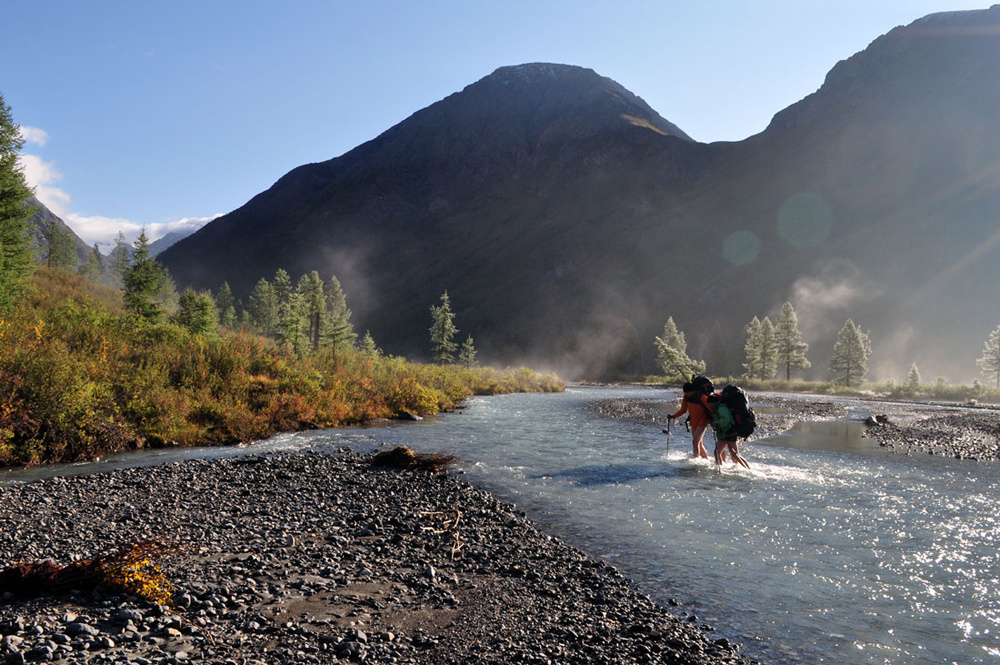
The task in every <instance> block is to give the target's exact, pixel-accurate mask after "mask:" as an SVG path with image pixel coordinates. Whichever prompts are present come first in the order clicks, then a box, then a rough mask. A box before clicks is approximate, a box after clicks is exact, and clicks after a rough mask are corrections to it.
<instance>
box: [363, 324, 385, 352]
mask: <svg viewBox="0 0 1000 665" xmlns="http://www.w3.org/2000/svg"><path fill="white" fill-rule="evenodd" d="M360 348H361V353H363V354H364V355H366V356H368V357H369V358H377V357H378V356H380V355H381V354H382V352H381V351H379V348H378V346H377V345H376V344H375V338H374V337H372V334H371V332H369V331H367V330H366V331H365V336H364V337H362V338H361V344H360Z"/></svg>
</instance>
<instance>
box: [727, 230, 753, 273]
mask: <svg viewBox="0 0 1000 665" xmlns="http://www.w3.org/2000/svg"><path fill="white" fill-rule="evenodd" d="M759 253H760V239H759V238H757V234H755V233H753V232H752V231H737V232H736V233H733V234H730V235H729V237H728V238H726V239H725V240H724V241H722V257H723V258H724V259H726V261H729V262H730V263H731V264H733V265H734V266H745V265H749V264H751V263H753V262H754V261H756V260H757V254H759Z"/></svg>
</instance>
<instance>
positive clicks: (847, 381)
mask: <svg viewBox="0 0 1000 665" xmlns="http://www.w3.org/2000/svg"><path fill="white" fill-rule="evenodd" d="M871 353H872V349H871V341H870V340H869V338H868V334H867V333H864V332H862V331H861V328H859V327H858V326H857V325H855V324H854V321H852V320H850V319H847V322H846V323H845V324H844V327H843V328H841V330H840V333H838V334H837V341H836V342H835V343H834V345H833V357H832V358H831V359H830V368H829V371H830V373H831V374H833V375H834V381H836V382H837V383H843V384H844V385H846V386H851V387H856V386H860V385H861V384H862V383H864V380H865V377H866V376H868V358H869V357H870V356H871Z"/></svg>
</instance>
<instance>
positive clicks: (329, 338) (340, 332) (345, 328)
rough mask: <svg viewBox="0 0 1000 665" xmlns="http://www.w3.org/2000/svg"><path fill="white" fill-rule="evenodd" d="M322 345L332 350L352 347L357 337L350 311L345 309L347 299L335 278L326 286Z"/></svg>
mask: <svg viewBox="0 0 1000 665" xmlns="http://www.w3.org/2000/svg"><path fill="white" fill-rule="evenodd" d="M325 319H326V323H325V326H324V328H325V332H324V345H325V346H329V347H333V348H334V349H343V348H347V347H351V346H354V342H355V341H356V340H357V338H358V336H357V334H356V333H355V332H354V324H352V323H351V310H349V309H348V308H347V297H346V296H345V295H344V290H343V289H342V288H341V287H340V281H339V280H338V279H337V277H336V276H331V277H330V281H329V282H327V284H326V314H325Z"/></svg>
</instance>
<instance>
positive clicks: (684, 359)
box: [654, 316, 705, 380]
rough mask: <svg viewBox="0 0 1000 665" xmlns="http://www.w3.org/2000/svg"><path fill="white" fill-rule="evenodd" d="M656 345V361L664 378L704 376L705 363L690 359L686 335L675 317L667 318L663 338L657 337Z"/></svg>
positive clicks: (685, 378)
mask: <svg viewBox="0 0 1000 665" xmlns="http://www.w3.org/2000/svg"><path fill="white" fill-rule="evenodd" d="M654 344H655V345H656V361H657V363H658V364H659V366H660V370H661V371H662V372H663V375H664V376H667V377H678V376H679V377H681V378H682V379H684V380H687V378H688V377H690V376H691V375H693V374H704V372H705V363H704V362H702V361H699V360H692V359H691V358H689V357H688V354H687V340H685V339H684V333H682V332H680V331H679V330H678V329H677V324H675V323H674V317H672V316H671V317H667V322H666V323H665V324H663V337H657V338H656V339H655V342H654Z"/></svg>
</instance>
